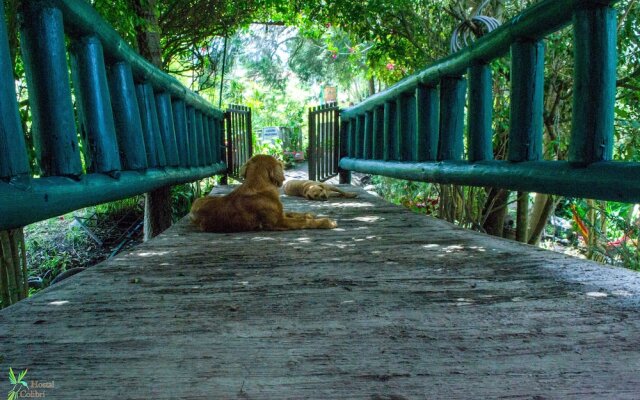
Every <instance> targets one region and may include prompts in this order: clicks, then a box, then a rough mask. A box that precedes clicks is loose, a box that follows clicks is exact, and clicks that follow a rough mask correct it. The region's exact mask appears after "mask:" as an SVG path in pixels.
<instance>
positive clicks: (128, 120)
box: [108, 62, 149, 170]
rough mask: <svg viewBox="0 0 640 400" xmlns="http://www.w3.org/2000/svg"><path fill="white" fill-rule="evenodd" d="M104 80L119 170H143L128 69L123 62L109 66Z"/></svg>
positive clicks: (138, 123) (141, 140)
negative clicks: (106, 80) (119, 163)
mask: <svg viewBox="0 0 640 400" xmlns="http://www.w3.org/2000/svg"><path fill="white" fill-rule="evenodd" d="M108 81H109V92H110V94H111V107H112V110H113V117H114V123H115V129H116V136H117V138H118V148H119V150H120V154H121V162H122V168H123V169H124V170H141V169H146V168H147V167H148V165H149V164H148V162H147V152H146V150H145V144H144V135H143V133H142V121H141V120H140V110H139V109H138V100H137V97H136V88H135V84H134V83H133V73H132V72H131V66H130V65H129V64H127V63H125V62H117V63H115V64H112V65H111V66H109V70H108Z"/></svg>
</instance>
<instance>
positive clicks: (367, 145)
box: [362, 112, 373, 159]
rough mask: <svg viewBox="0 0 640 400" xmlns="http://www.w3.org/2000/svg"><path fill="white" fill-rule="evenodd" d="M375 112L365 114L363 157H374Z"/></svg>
mask: <svg viewBox="0 0 640 400" xmlns="http://www.w3.org/2000/svg"><path fill="white" fill-rule="evenodd" d="M372 142H373V112H367V113H365V114H364V143H363V151H362V153H363V154H362V158H365V159H372V158H373V143H372Z"/></svg>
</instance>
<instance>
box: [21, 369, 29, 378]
mask: <svg viewBox="0 0 640 400" xmlns="http://www.w3.org/2000/svg"><path fill="white" fill-rule="evenodd" d="M27 371H29V368H27V369H25V370H24V371H22V372H21V373H20V375H18V380H19V381H21V380H22V378H24V376H25V375H26V374H27Z"/></svg>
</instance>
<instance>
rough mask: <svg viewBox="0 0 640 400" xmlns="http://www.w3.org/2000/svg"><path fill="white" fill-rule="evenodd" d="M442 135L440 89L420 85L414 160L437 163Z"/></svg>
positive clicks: (417, 102)
mask: <svg viewBox="0 0 640 400" xmlns="http://www.w3.org/2000/svg"><path fill="white" fill-rule="evenodd" d="M439 134H440V95H439V93H438V88H437V87H433V86H431V87H430V86H426V85H419V86H418V87H417V88H416V137H415V143H416V146H415V152H414V155H413V159H414V160H416V161H435V160H436V158H437V157H438V137H439Z"/></svg>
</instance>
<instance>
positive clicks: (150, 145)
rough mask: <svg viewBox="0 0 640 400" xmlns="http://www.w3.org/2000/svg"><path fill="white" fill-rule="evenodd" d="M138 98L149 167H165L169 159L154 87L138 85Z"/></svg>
mask: <svg viewBox="0 0 640 400" xmlns="http://www.w3.org/2000/svg"><path fill="white" fill-rule="evenodd" d="M136 96H137V98H138V110H139V111H140V121H141V122H142V133H143V135H144V144H145V149H146V152H147V161H148V164H149V167H151V168H155V167H163V166H165V165H167V159H166V157H165V153H164V146H163V144H162V138H161V137H160V127H159V124H158V113H157V108H156V100H155V95H154V93H153V88H152V86H151V85H150V84H148V83H141V84H138V85H136Z"/></svg>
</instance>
